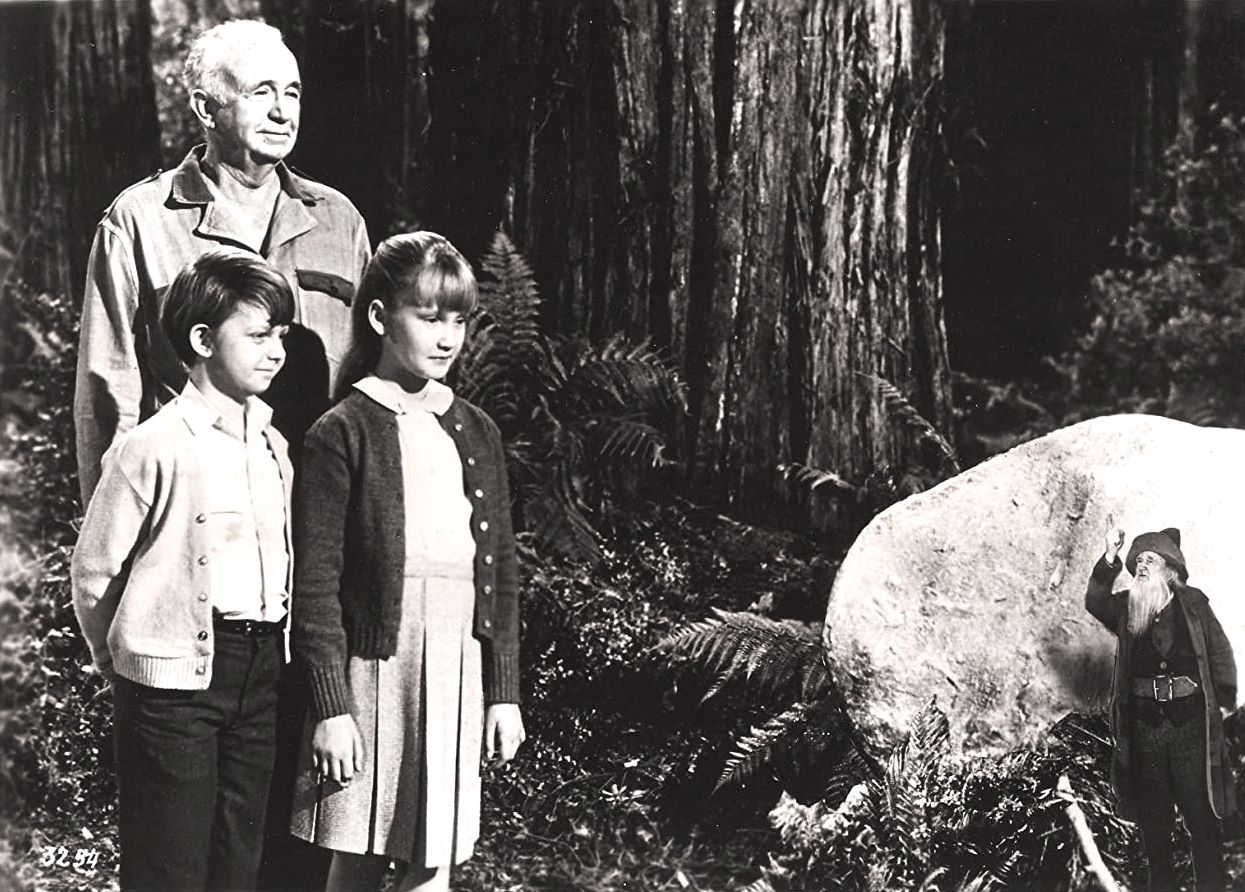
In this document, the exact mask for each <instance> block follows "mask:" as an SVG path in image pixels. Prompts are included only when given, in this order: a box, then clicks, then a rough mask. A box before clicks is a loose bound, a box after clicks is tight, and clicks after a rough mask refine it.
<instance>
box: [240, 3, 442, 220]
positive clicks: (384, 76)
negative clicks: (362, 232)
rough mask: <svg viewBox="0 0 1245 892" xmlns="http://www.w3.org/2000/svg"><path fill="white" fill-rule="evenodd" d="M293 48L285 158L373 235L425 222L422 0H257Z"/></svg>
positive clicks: (425, 20) (427, 6)
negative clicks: (294, 124)
mask: <svg viewBox="0 0 1245 892" xmlns="http://www.w3.org/2000/svg"><path fill="white" fill-rule="evenodd" d="M261 7H262V8H263V9H264V11H265V13H266V14H267V17H268V20H269V21H270V22H271V23H272V24H274V25H276V26H277V27H280V28H281V29H282V31H283V33H284V34H285V37H286V41H287V43H289V45H290V46H291V48H292V49H293V50H294V53H295V55H296V56H297V57H298V62H299V68H300V71H301V74H302V78H303V83H304V85H305V87H306V91H305V93H304V101H303V112H302V115H303V116H302V126H301V128H300V133H299V137H298V145H297V147H296V148H295V150H294V154H293V156H292V157H291V161H292V163H293V164H294V165H295V166H297V167H298V168H299V169H301V170H304V171H305V172H306V173H307V175H308V176H310V177H311V178H313V179H316V180H320V181H322V182H325V183H327V184H329V185H331V186H333V187H334V188H337V189H340V190H342V191H343V192H344V193H345V194H346V195H347V196H348V197H349V198H350V199H351V200H352V201H353V202H354V203H355V204H356V205H357V206H358V207H359V210H360V212H362V214H363V216H364V219H366V220H367V223H368V231H369V233H370V234H371V236H372V240H373V241H374V242H376V241H379V240H380V239H382V238H384V237H385V236H387V235H390V234H391V233H393V232H395V231H400V230H410V229H415V228H419V227H420V226H423V225H426V221H425V220H424V218H423V209H424V196H425V194H426V192H427V186H426V182H425V178H426V176H427V173H428V172H427V167H426V162H425V155H424V142H425V140H426V137H427V133H428V127H429V117H428V98H427V97H428V88H427V55H428V25H429V19H430V15H431V12H432V9H433V2H432V0H345V2H342V0H302V2H301V3H300V4H299V5H298V6H297V7H293V6H291V5H290V4H286V3H281V2H279V0H261Z"/></svg>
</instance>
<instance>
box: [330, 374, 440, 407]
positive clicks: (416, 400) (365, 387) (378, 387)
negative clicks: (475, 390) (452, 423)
mask: <svg viewBox="0 0 1245 892" xmlns="http://www.w3.org/2000/svg"><path fill="white" fill-rule="evenodd" d="M354 387H355V389H356V390H358V391H360V392H362V393H363V394H364V395H366V396H369V397H371V398H372V399H373V400H375V401H376V402H378V403H380V404H381V405H382V406H384V407H385V408H386V409H388V410H389V411H390V412H393V413H394V414H396V415H405V414H406V413H408V412H414V411H416V410H419V409H423V410H424V411H427V412H432V413H433V414H435V415H444V414H445V413H446V412H447V411H449V408H450V404H451V403H453V402H454V391H453V390H451V389H450V388H448V387H446V386H445V385H444V384H442V383H441V382H440V381H433V380H432V379H429V380H428V382H427V383H426V384H425V385H424V386H423V389H422V390H420V391H418V392H417V393H410V392H408V391H406V390H403V389H402V387H401V385H399V384H398V383H397V382H396V381H390V380H389V379H387V378H378V377H376V376H375V375H368V376H367V377H366V378H364V379H362V380H361V381H356V382H355V383H354Z"/></svg>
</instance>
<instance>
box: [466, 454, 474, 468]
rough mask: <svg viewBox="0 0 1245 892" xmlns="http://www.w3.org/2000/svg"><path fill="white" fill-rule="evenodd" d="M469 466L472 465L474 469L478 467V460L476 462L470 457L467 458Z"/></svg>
mask: <svg viewBox="0 0 1245 892" xmlns="http://www.w3.org/2000/svg"><path fill="white" fill-rule="evenodd" d="M467 464H469V465H471V467H473V468H474V467H475V466H476V460H475V459H474V458H471V457H470V456H468V457H467Z"/></svg>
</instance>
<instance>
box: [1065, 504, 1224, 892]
mask: <svg viewBox="0 0 1245 892" xmlns="http://www.w3.org/2000/svg"><path fill="white" fill-rule="evenodd" d="M1123 544H1124V531H1123V530H1121V529H1119V528H1117V527H1112V529H1111V530H1110V531H1109V532H1108V533H1107V537H1106V546H1107V547H1106V552H1105V554H1103V556H1102V558H1101V560H1099V561H1098V563H1097V565H1096V566H1095V567H1094V570H1093V574H1092V575H1091V577H1090V580H1089V589H1088V591H1086V593H1085V607H1086V609H1087V610H1089V612H1090V613H1092V614H1093V615H1094V616H1095V617H1096V618H1097V619H1098V620H1099V621H1100V622H1102V624H1103V625H1105V626H1106V627H1107V628H1108V629H1110V630H1111V631H1112V632H1113V633H1114V634H1115V636H1116V637H1117V638H1118V639H1119V642H1118V644H1117V647H1116V658H1115V682H1114V685H1115V688H1114V691H1113V692H1112V698H1111V732H1112V735H1113V736H1114V738H1115V750H1114V753H1113V760H1112V766H1111V780H1112V784H1113V786H1114V788H1115V794H1116V798H1117V800H1118V802H1119V809H1120V813H1121V815H1122V816H1123V817H1125V818H1129V819H1133V820H1136V821H1137V822H1138V824H1139V825H1140V827H1141V835H1142V841H1143V843H1144V845H1145V851H1146V860H1147V863H1148V866H1149V880H1150V883H1149V888H1150V889H1151V890H1152V892H1170V890H1174V889H1179V888H1180V885H1179V883H1178V882H1177V881H1176V870H1175V864H1174V859H1173V847H1172V831H1173V829H1174V827H1175V817H1174V812H1173V807H1175V808H1179V810H1180V814H1181V815H1182V817H1183V818H1184V823H1185V827H1186V828H1187V829H1188V831H1189V836H1190V838H1191V840H1192V848H1193V866H1194V871H1195V873H1196V876H1197V888H1198V889H1199V890H1221V889H1223V888H1224V883H1225V878H1224V866H1223V841H1222V836H1221V830H1220V821H1221V819H1223V818H1225V817H1227V816H1228V814H1229V813H1230V812H1231V811H1233V810H1234V809H1235V797H1234V795H1233V788H1232V778H1231V769H1230V765H1229V763H1228V760H1227V754H1226V751H1225V747H1224V738H1223V717H1224V716H1225V715H1226V714H1227V713H1228V712H1229V711H1230V710H1231V709H1232V707H1233V706H1234V705H1235V703H1236V663H1235V661H1234V660H1233V657H1232V646H1231V644H1230V643H1229V642H1228V639H1227V636H1226V635H1224V632H1223V628H1222V627H1221V626H1220V625H1219V620H1218V619H1216V618H1215V613H1214V611H1213V610H1212V609H1211V607H1210V602H1209V601H1208V600H1207V598H1206V595H1204V594H1203V593H1202V592H1201V591H1200V590H1198V589H1196V588H1193V587H1192V586H1190V585H1188V583H1187V580H1188V577H1189V571H1188V567H1187V565H1186V563H1185V559H1184V555H1183V554H1182V553H1181V551H1180V531H1179V530H1176V529H1166V530H1162V531H1160V532H1157V533H1142V534H1141V535H1140V536H1138V537H1137V538H1136V539H1134V540H1133V544H1132V547H1131V548H1129V550H1128V557H1127V559H1126V560H1125V561H1124V565H1125V566H1127V567H1128V571H1129V572H1130V573H1131V574H1132V575H1133V583H1132V587H1131V588H1129V589H1128V590H1127V591H1120V592H1117V593H1115V594H1112V592H1111V589H1112V585H1113V583H1114V581H1115V577H1116V576H1117V575H1119V572H1120V561H1119V550H1120V547H1121V546H1122V545H1123Z"/></svg>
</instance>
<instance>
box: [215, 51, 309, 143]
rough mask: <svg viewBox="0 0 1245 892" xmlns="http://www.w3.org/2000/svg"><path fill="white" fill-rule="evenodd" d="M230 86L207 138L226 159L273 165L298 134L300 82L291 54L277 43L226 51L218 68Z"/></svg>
mask: <svg viewBox="0 0 1245 892" xmlns="http://www.w3.org/2000/svg"><path fill="white" fill-rule="evenodd" d="M220 70H221V73H222V75H224V80H225V81H226V82H227V83H228V84H229V85H230V86H229V88H228V89H227V90H226V95H224V96H222V97H219V98H220V104H219V105H218V106H217V108H216V110H215V112H214V113H213V115H212V123H213V127H212V129H211V131H210V134H215V135H214V136H210V137H209V138H213V139H215V140H216V141H217V145H218V147H219V148H220V150H221V154H222V155H223V156H225V157H226V158H238V157H240V156H241V157H246V158H248V159H249V160H250V161H252V162H254V163H259V164H275V163H276V162H278V161H280V160H282V159H283V158H285V156H286V155H288V154H289V153H290V150H291V149H293V148H294V141H295V140H296V139H297V138H298V119H299V114H300V112H301V101H302V82H301V81H300V80H299V76H298V63H297V62H296V61H295V60H294V55H293V53H291V52H290V51H289V50H288V49H286V48H285V47H284V46H281V45H279V44H276V45H273V46H271V47H263V48H262V49H260V48H255V47H239V48H233V49H229V50H226V51H225V55H224V57H223V58H222V59H221V67H220Z"/></svg>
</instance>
